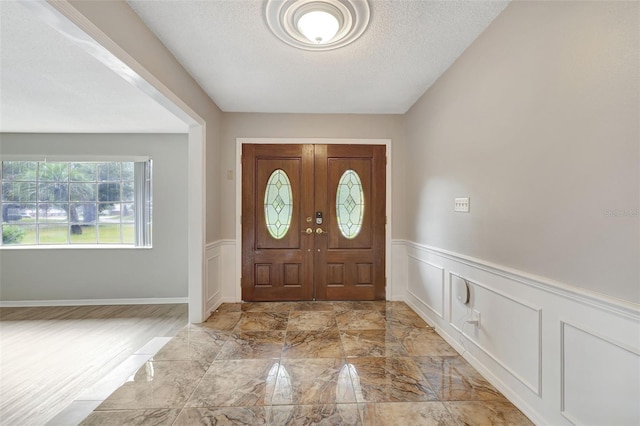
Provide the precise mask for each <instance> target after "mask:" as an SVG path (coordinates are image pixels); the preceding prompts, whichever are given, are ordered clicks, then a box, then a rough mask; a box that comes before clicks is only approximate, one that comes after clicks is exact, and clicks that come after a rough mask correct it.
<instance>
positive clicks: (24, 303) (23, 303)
mask: <svg viewBox="0 0 640 426" xmlns="http://www.w3.org/2000/svg"><path fill="white" fill-rule="evenodd" d="M182 303H185V304H186V303H189V298H187V297H152V298H140V299H72V300H2V301H0V308H25V307H31V306H33V307H35V306H97V305H166V304H182Z"/></svg>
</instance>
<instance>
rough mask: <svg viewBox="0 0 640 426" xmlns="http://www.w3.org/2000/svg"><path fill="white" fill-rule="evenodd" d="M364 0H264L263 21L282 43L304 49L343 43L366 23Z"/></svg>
mask: <svg viewBox="0 0 640 426" xmlns="http://www.w3.org/2000/svg"><path fill="white" fill-rule="evenodd" d="M369 17H370V11H369V3H368V2H367V0H267V7H266V18H267V24H268V25H269V28H270V29H271V31H273V33H274V34H275V35H276V36H277V37H278V38H279V39H280V40H282V41H284V42H285V43H287V44H289V45H291V46H294V47H297V48H300V49H305V50H331V49H337V48H339V47H342V46H346V45H347V44H349V43H352V42H353V41H355V40H356V39H357V38H358V37H360V36H361V35H362V33H363V32H364V30H365V29H366V28H367V25H368V24H369Z"/></svg>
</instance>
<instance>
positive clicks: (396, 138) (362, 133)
mask: <svg viewBox="0 0 640 426" xmlns="http://www.w3.org/2000/svg"><path fill="white" fill-rule="evenodd" d="M402 129H403V118H402V116H400V115H348V114H341V115H332V114H252V113H224V118H223V130H222V143H223V146H222V167H221V169H222V170H221V173H222V174H223V175H224V176H223V177H222V191H221V193H222V197H223V202H222V203H221V207H222V235H223V238H235V229H236V228H235V226H236V225H235V224H236V222H235V214H236V212H235V207H236V201H235V199H236V197H235V195H236V186H235V181H234V180H228V179H226V172H227V171H228V170H231V171H232V173H233V174H234V175H235V172H236V167H237V166H238V165H237V164H236V158H235V156H236V138H278V137H282V138H353V139H391V140H392V142H391V143H392V148H391V149H392V155H391V159H392V167H391V168H392V173H393V176H392V184H393V188H392V194H393V211H392V215H393V217H396V218H398V217H402V216H403V215H404V213H403V211H402V206H403V205H404V200H403V194H404V192H403V191H402V186H401V185H402V182H403V181H404V177H403V170H404V168H403V167H402V163H401V159H402V158H404V154H403V152H402V140H403V130H402ZM402 232H403V231H402V222H401V221H399V220H394V223H393V225H392V233H393V237H394V238H399V236H400V235H402Z"/></svg>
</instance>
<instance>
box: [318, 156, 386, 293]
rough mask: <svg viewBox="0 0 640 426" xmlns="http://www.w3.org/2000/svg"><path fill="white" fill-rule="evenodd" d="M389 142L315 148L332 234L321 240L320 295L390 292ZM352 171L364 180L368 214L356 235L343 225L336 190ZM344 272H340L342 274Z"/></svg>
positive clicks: (320, 204) (322, 204) (323, 205)
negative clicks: (387, 273)
mask: <svg viewBox="0 0 640 426" xmlns="http://www.w3.org/2000/svg"><path fill="white" fill-rule="evenodd" d="M385 167H386V164H385V147H383V146H372V145H356V146H351V145H349V146H347V145H327V146H326V147H324V149H323V150H321V151H320V152H318V151H316V173H315V178H316V187H317V188H322V191H318V190H316V197H315V205H316V209H318V210H320V209H321V210H322V211H324V212H325V217H326V218H327V220H326V223H325V224H324V226H325V227H326V231H327V234H324V235H322V236H321V237H320V239H316V248H319V249H320V253H319V254H318V253H316V267H315V269H314V271H315V272H314V275H315V289H316V298H317V299H320V300H323V299H325V300H373V299H384V297H385V281H386V280H385V264H384V256H385V255H384V249H385V246H384V238H385V236H384V234H385V203H386V195H385V188H386V176H385ZM347 170H353V171H355V172H356V173H357V175H358V177H359V179H360V182H361V184H362V191H363V196H364V214H363V217H362V227H361V229H360V232H359V233H358V234H357V235H356V236H355V237H354V238H346V237H345V236H344V235H343V234H342V232H341V231H340V229H339V226H338V214H337V209H336V195H337V191H338V183H339V181H340V178H341V177H342V176H343V174H344V173H345V172H346V171H347ZM338 271H340V274H338Z"/></svg>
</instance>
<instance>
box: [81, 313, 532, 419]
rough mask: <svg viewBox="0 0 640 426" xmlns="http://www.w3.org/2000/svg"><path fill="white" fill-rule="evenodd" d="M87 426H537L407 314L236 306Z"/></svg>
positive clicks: (146, 370)
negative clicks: (317, 425)
mask: <svg viewBox="0 0 640 426" xmlns="http://www.w3.org/2000/svg"><path fill="white" fill-rule="evenodd" d="M82 424H84V425H107V424H108V425H119V424H127V425H137V424H141V425H142V424H153V425H198V424H203V425H210V424H249V425H260V424H266V425H285V424H286V425H289V424H291V425H306V424H327V425H330V424H336V425H338V424H339V425H361V424H364V425H386V424H389V425H432V424H433V425H502V424H504V425H530V424H531V423H530V422H529V420H528V419H527V418H526V417H525V416H524V415H523V414H522V413H521V412H520V411H519V410H518V409H517V408H516V407H515V406H513V405H512V404H511V403H510V402H509V401H507V400H506V399H505V398H504V396H502V395H501V394H500V392H498V391H497V390H496V389H495V388H494V387H493V386H491V384H489V383H488V382H487V381H486V380H485V379H483V378H482V376H480V375H479V374H478V373H477V372H476V371H475V370H474V369H473V368H472V367H471V366H470V365H469V364H468V363H467V362H466V361H465V360H464V359H463V358H462V357H460V356H459V355H458V354H457V353H456V352H455V350H453V348H451V346H449V345H448V344H447V343H446V342H445V341H444V340H443V339H442V338H441V337H440V336H438V334H436V333H435V332H434V331H433V329H431V328H429V327H428V326H427V324H426V323H425V322H424V321H423V320H422V319H421V318H420V317H419V316H418V315H416V314H415V312H413V311H412V310H411V309H410V308H409V307H408V306H407V305H406V304H404V303H400V302H300V303H290V302H274V303H244V304H224V305H222V306H221V307H220V309H218V311H216V312H215V313H214V314H213V315H212V316H211V317H210V318H209V320H208V321H207V322H205V323H203V324H197V325H190V326H188V327H186V328H185V329H183V330H182V331H181V332H180V333H179V334H178V335H177V336H176V337H174V338H173V339H172V340H171V341H170V342H169V343H168V344H167V345H166V346H164V347H163V348H162V349H160V351H159V352H158V353H157V354H156V355H155V356H154V357H153V358H152V359H151V360H149V361H148V362H147V363H146V364H145V365H144V366H143V367H141V368H140V369H139V370H138V372H137V373H136V374H135V376H134V377H133V378H132V379H131V380H130V381H128V382H127V383H125V384H124V385H123V386H121V387H120V388H119V389H117V390H116V391H115V392H114V393H113V394H111V396H109V397H108V398H107V399H106V400H105V401H104V402H103V403H102V404H101V405H100V406H98V407H97V408H96V409H95V411H93V413H92V414H91V415H90V416H89V417H87V418H86V419H85V420H84V422H83V423H82Z"/></svg>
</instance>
